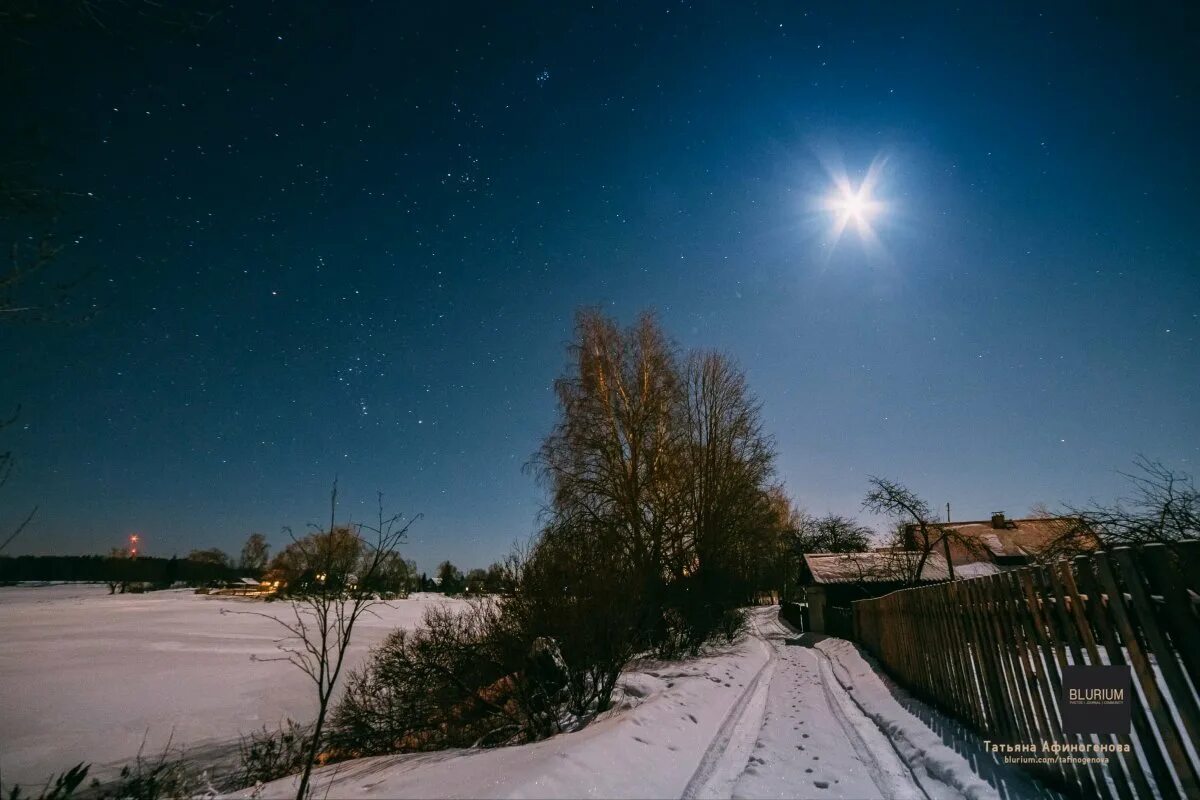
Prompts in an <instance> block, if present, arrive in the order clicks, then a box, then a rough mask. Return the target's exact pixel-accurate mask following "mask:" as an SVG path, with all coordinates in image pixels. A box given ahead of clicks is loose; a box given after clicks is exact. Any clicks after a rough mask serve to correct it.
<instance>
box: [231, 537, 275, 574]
mask: <svg viewBox="0 0 1200 800" xmlns="http://www.w3.org/2000/svg"><path fill="white" fill-rule="evenodd" d="M270 551H271V546H270V545H268V544H267V537H265V536H263V535H262V534H261V533H252V534H250V536H249V537H248V538H247V539H246V543H245V544H244V545H242V557H241V560H240V561H239V562H238V565H239V566H240V567H241V568H242V569H253V570H261V569H265V568H266V566H267V556H268V555H269V553H270Z"/></svg>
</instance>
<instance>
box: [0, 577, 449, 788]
mask: <svg viewBox="0 0 1200 800" xmlns="http://www.w3.org/2000/svg"><path fill="white" fill-rule="evenodd" d="M439 602H450V603H453V604H459V603H462V601H446V600H445V599H444V598H443V597H442V596H441V595H414V596H413V597H412V598H410V599H408V600H402V601H397V602H394V603H392V604H391V606H390V607H382V606H380V607H377V609H376V610H377V616H372V615H367V616H364V617H363V618H362V619H361V620H360V621H359V627H358V628H357V630H356V633H355V637H354V643H353V645H352V648H351V653H350V661H349V662H348V666H353V665H355V664H357V663H360V662H361V660H362V658H363V657H364V656H365V654H366V653H367V650H368V648H369V647H370V646H371V645H374V644H376V643H378V642H379V641H381V640H382V639H383V638H384V637H385V636H386V635H387V634H388V633H390V632H391V631H392V630H394V629H395V628H397V627H407V628H411V627H415V626H416V625H418V624H419V623H420V621H421V618H422V615H423V613H424V611H425V609H426V608H427V607H428V606H430V605H431V604H433V603H439ZM286 608H287V606H286V605H284V604H283V603H270V604H268V603H264V602H262V601H257V600H251V599H246V598H236V597H216V596H203V595H196V594H193V593H192V592H191V591H190V590H180V591H164V592H151V593H147V594H137V595H130V594H125V595H109V594H108V590H107V588H105V587H103V586H99V585H90V584H65V585H64V584H58V585H49V586H39V587H10V588H0V642H3V647H2V648H0V720H3V724H2V725H0V774H3V777H4V782H5V784H6V785H10V784H12V783H14V782H16V783H31V782H36V783H39V784H40V783H42V782H44V781H45V780H46V779H47V777H49V775H50V774H51V773H57V772H60V771H62V770H64V769H67V768H68V767H70V766H72V765H74V764H76V763H78V762H80V761H89V762H92V763H93V764H94V765H95V766H93V768H92V772H91V775H104V774H111V772H113V771H115V769H116V768H119V766H120V765H121V764H123V763H126V762H128V761H131V760H132V759H133V758H134V757H135V756H136V755H137V753H138V750H139V748H140V747H142V745H143V740H144V742H145V753H146V754H147V755H148V756H157V755H158V754H159V753H161V752H162V749H163V748H164V747H165V746H166V744H167V742H168V741H170V742H171V745H172V748H173V749H176V748H181V749H184V750H185V752H186V754H187V755H188V756H189V757H195V758H198V759H200V760H204V759H206V758H212V759H217V758H218V757H220V756H221V754H222V753H225V754H227V753H228V752H229V751H230V750H231V749H232V746H233V745H235V744H236V742H237V740H238V737H239V735H240V734H241V733H248V732H249V731H252V730H255V729H258V728H261V727H262V726H263V725H267V726H269V727H275V726H276V725H277V724H278V723H279V722H280V721H282V720H283V719H284V718H286V717H291V718H293V719H296V720H298V721H307V720H309V719H311V717H312V716H313V715H314V714H315V702H314V700H313V699H312V695H313V689H312V687H311V685H310V684H309V683H307V680H308V679H307V678H306V677H305V676H303V675H302V674H301V673H300V672H299V671H298V670H297V669H296V668H295V667H293V666H291V665H289V664H287V663H284V662H280V661H252V660H251V657H252V656H257V657H259V658H271V657H273V656H275V655H277V654H278V652H277V651H276V650H275V645H274V642H275V639H277V638H278V636H279V631H280V629H279V627H278V626H277V625H276V624H275V623H274V622H272V621H270V620H267V619H263V618H261V617H255V616H247V615H242V614H222V613H221V611H222V609H226V610H237V611H263V612H271V613H275V612H284V611H285V610H286Z"/></svg>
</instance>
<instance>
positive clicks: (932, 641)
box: [853, 542, 1200, 800]
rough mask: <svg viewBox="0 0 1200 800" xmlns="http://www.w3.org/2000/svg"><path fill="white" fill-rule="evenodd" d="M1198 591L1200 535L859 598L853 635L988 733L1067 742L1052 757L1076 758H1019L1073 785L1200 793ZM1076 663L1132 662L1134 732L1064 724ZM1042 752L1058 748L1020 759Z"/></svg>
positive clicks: (925, 695) (938, 702)
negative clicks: (1066, 678)
mask: <svg viewBox="0 0 1200 800" xmlns="http://www.w3.org/2000/svg"><path fill="white" fill-rule="evenodd" d="M1198 599H1200V542H1197V543H1187V544H1183V545H1175V546H1172V547H1170V548H1168V547H1166V546H1163V545H1148V546H1145V547H1141V548H1136V549H1134V548H1114V549H1113V550H1111V551H1107V552H1096V553H1092V554H1089V555H1083V556H1078V557H1076V558H1075V559H1074V560H1073V561H1065V560H1064V561H1061V562H1059V563H1058V564H1056V565H1054V566H1052V567H1025V568H1021V569H1018V570H1014V571H1010V572H1004V573H1001V574H998V575H990V576H987V577H983V578H973V579H970V580H961V581H953V582H949V583H942V584H937V585H935V586H926V587H919V588H914V589H905V590H902V591H898V592H893V593H891V594H888V595H885V596H883V597H877V598H873V599H870V600H859V601H856V602H855V603H854V604H853V616H854V636H855V638H856V639H857V640H858V641H859V642H860V643H861V644H862V645H864V646H865V647H866V648H867V649H868V650H869V651H870V652H871V653H872V654H873V655H874V656H875V657H876V658H877V659H878V660H879V661H880V662H881V663H882V664H883V666H884V667H885V668H886V669H887V670H888V671H889V672H890V673H891V674H892V676H893V677H894V678H895V679H896V680H897V681H898V682H899V683H900V684H901V685H903V686H905V687H906V688H908V689H909V690H910V691H912V692H913V693H914V694H915V695H917V696H918V697H920V698H921V699H923V700H926V701H928V702H929V703H930V704H932V705H934V706H936V707H938V708H940V709H941V710H943V711H946V712H948V713H950V714H951V715H953V716H955V717H957V718H959V719H960V720H962V721H963V722H965V723H967V724H968V725H970V726H971V727H973V728H974V729H975V730H976V732H978V733H979V734H980V735H981V736H983V737H984V738H985V739H989V740H991V741H993V742H998V743H1009V744H1017V743H1020V744H1025V743H1031V744H1034V745H1037V746H1038V747H1039V748H1040V747H1041V744H1042V743H1043V742H1044V743H1047V744H1048V745H1051V746H1052V747H1053V746H1054V745H1060V746H1064V745H1065V746H1066V748H1065V752H1063V751H1060V752H1059V753H1058V755H1065V756H1071V757H1073V758H1074V759H1076V761H1074V762H1071V761H1065V762H1064V760H1061V759H1059V760H1052V762H1051V763H1024V764H1022V766H1024V767H1026V768H1027V769H1029V770H1030V771H1032V772H1034V773H1035V774H1037V775H1039V777H1042V778H1043V779H1044V780H1046V781H1047V782H1048V783H1050V784H1051V785H1054V786H1056V787H1057V788H1059V789H1061V790H1064V791H1065V792H1067V793H1069V794H1073V795H1076V796H1080V797H1111V798H1120V800H1133V798H1137V797H1152V796H1154V794H1155V793H1157V794H1158V795H1159V796H1161V797H1163V798H1200V757H1198V756H1197V750H1198V749H1200V694H1198V692H1197V690H1198V688H1200V616H1198V612H1197V605H1198ZM1072 664H1128V665H1130V666H1131V667H1132V675H1133V685H1134V692H1133V726H1132V731H1131V733H1130V734H1129V735H1125V734H1120V735H1094V734H1093V735H1079V734H1075V735H1072V734H1064V733H1063V730H1062V725H1061V718H1060V716H1059V695H1060V694H1061V692H1062V669H1063V667H1065V666H1069V665H1072ZM1126 749H1127V750H1128V752H1121V751H1122V750H1126ZM1085 750H1092V751H1094V750H1100V751H1101V752H1085ZM1114 751H1115V752H1114ZM1014 755H1016V754H1010V755H1009V757H1010V758H1012V757H1014ZM1038 755H1045V756H1051V758H1052V759H1053V756H1054V753H1053V751H1051V752H1046V753H1030V754H1026V753H1021V754H1019V755H1017V757H1026V758H1029V757H1031V756H1032V757H1036V756H1038ZM1104 757H1107V759H1108V760H1107V763H1080V760H1082V759H1084V758H1092V759H1098V758H1104Z"/></svg>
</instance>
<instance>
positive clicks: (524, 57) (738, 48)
mask: <svg viewBox="0 0 1200 800" xmlns="http://www.w3.org/2000/svg"><path fill="white" fill-rule="evenodd" d="M425 6H431V7H425ZM900 6H904V7H903V8H901V7H900ZM108 23H109V24H108V25H106V27H105V29H103V30H96V29H95V28H94V27H89V26H87V25H80V26H73V27H68V28H64V29H63V30H53V29H52V30H39V31H37V32H36V33H34V34H31V37H32V38H30V39H29V40H28V41H27V42H26V43H25V44H23V45H22V49H20V50H19V51H13V52H15V53H16V57H17V58H18V59H19V60H20V62H21V63H20V67H21V68H20V70H19V71H18V72H19V79H18V80H14V81H10V82H9V85H8V87H7V88H6V89H5V91H8V92H12V93H13V94H14V96H13V97H10V98H9V102H7V103H6V108H7V109H9V110H10V111H11V110H12V109H14V108H17V109H21V110H22V113H23V114H24V115H25V117H26V118H27V119H28V121H29V122H30V123H31V125H30V128H31V129H32V130H34V131H36V133H35V134H26V135H36V137H37V138H38V143H39V147H40V148H41V150H42V151H43V156H42V157H41V160H40V161H39V162H38V164H39V166H38V169H39V170H40V171H41V173H42V176H43V177H44V179H45V180H46V181H47V182H50V183H52V184H53V185H55V186H58V187H61V188H63V189H65V190H69V191H71V192H73V193H75V194H76V195H79V197H78V198H76V199H74V200H73V201H72V202H71V203H70V205H69V206H68V208H67V210H66V211H65V212H64V214H63V215H62V217H61V219H60V226H61V229H62V230H68V231H69V233H70V240H71V246H70V247H68V249H67V250H66V251H65V252H64V253H63V255H62V256H61V259H62V267H63V269H81V270H86V271H88V272H89V277H88V279H87V280H86V281H85V282H84V283H83V284H82V285H81V286H80V287H79V288H77V289H76V292H77V294H76V297H75V299H76V300H77V301H79V302H80V303H82V304H83V305H84V306H86V307H88V308H91V307H93V306H94V310H95V313H94V314H91V315H89V318H88V319H87V320H86V321H81V322H79V323H78V324H75V323H71V324H61V325H51V326H33V327H29V326H7V327H4V328H3V329H2V330H0V358H2V359H3V363H4V374H5V378H4V381H3V384H4V386H3V398H2V399H3V401H4V403H5V404H11V405H16V404H18V403H19V404H21V406H22V409H21V414H20V418H19V420H18V423H17V424H16V425H14V426H12V427H10V428H9V429H8V430H6V431H4V432H3V436H4V438H5V441H4V445H5V446H6V447H9V448H11V449H12V450H13V451H14V452H15V454H16V455H17V457H18V464H17V470H16V472H15V474H14V476H13V479H12V480H11V481H10V483H9V485H8V486H7V487H5V488H4V489H3V495H0V500H2V502H0V522H4V521H8V520H12V519H15V518H16V517H18V516H20V515H21V512H23V511H25V510H27V509H28V508H29V507H31V506H33V505H38V506H39V507H40V510H39V513H38V515H37V518H36V521H35V523H34V524H33V526H32V527H31V528H30V530H29V531H27V532H26V534H24V535H23V536H22V538H21V539H20V540H18V542H16V543H15V544H14V546H13V548H12V552H16V553H21V552H67V553H77V552H103V551H106V550H107V549H108V548H109V547H111V546H114V545H120V544H122V543H123V541H124V539H125V537H126V536H128V534H130V533H132V532H139V533H140V534H141V535H142V539H143V542H144V547H145V551H146V552H148V553H150V554H155V555H171V554H172V553H179V554H181V555H182V554H184V553H186V552H187V551H188V550H190V549H192V548H193V547H209V546H219V547H222V548H224V549H226V550H228V551H230V552H235V553H236V551H237V550H238V549H239V548H240V546H241V543H242V542H243V541H244V539H245V537H246V535H247V534H248V533H250V532H251V531H262V532H264V533H266V534H267V535H268V538H269V539H270V540H271V541H272V542H273V544H275V545H276V546H277V547H278V546H279V545H281V544H282V543H283V542H284V541H285V539H284V537H283V536H282V535H281V534H280V533H279V531H280V528H281V526H284V525H292V526H296V527H298V528H300V527H303V526H304V525H305V523H307V522H309V521H319V520H320V519H322V518H323V516H324V514H325V512H324V510H323V509H324V508H325V506H326V504H327V497H328V491H329V487H330V485H331V483H332V481H333V479H334V478H335V477H337V478H338V479H339V481H340V484H341V487H342V492H343V500H344V503H343V512H344V514H345V515H346V516H351V517H354V518H363V517H366V516H368V515H369V514H371V513H373V512H372V509H373V507H374V498H375V493H376V492H377V491H378V492H383V493H384V495H385V503H386V505H387V506H388V508H389V509H390V510H393V511H405V512H408V513H410V514H411V513H416V512H421V513H423V514H424V519H422V520H421V521H420V522H419V523H418V524H417V526H416V527H415V528H414V533H413V537H412V540H411V542H410V544H409V545H408V547H407V549H406V553H407V555H408V556H410V557H413V558H416V560H417V561H418V562H419V563H420V565H421V566H422V567H424V568H426V569H431V568H432V567H433V566H434V565H435V564H436V563H437V561H439V560H441V559H442V558H450V559H452V560H454V561H455V562H456V563H458V564H459V565H460V566H463V567H470V566H477V565H478V566H483V565H486V564H487V563H488V562H490V561H491V560H493V559H495V558H498V557H500V556H502V555H503V554H504V553H505V552H506V551H507V550H508V548H509V546H510V544H511V543H512V542H514V541H515V540H525V539H526V538H527V537H528V536H529V535H530V534H531V533H533V532H534V531H535V530H536V527H537V513H538V510H539V508H540V506H541V503H542V502H543V499H544V497H543V493H542V491H541V490H540V489H539V487H538V486H537V485H536V483H535V481H534V480H533V478H532V477H531V476H530V475H528V474H526V473H525V472H523V470H522V466H523V464H525V463H526V462H527V461H528V459H529V457H530V455H531V454H532V453H533V451H534V450H535V449H536V447H537V445H538V443H539V441H540V439H541V437H542V436H544V435H545V434H546V433H547V432H548V431H549V429H550V427H551V425H552V424H553V421H554V419H555V403H554V398H553V394H552V391H551V383H552V381H553V379H554V378H555V377H556V376H557V375H558V374H560V373H561V372H562V370H563V369H564V367H565V364H566V356H565V352H564V345H565V344H566V342H567V341H568V340H569V338H570V336H571V331H572V316H573V313H574V310H575V309H576V308H577V307H578V306H580V305H584V304H592V305H599V306H602V307H603V308H605V309H606V310H607V311H609V312H610V313H611V314H613V315H615V316H616V317H617V318H619V319H621V320H626V321H628V320H631V319H632V318H633V316H634V315H635V314H636V313H637V312H638V311H640V310H642V309H647V308H653V309H656V310H657V312H658V313H659V316H660V318H661V321H662V323H663V324H664V326H665V327H666V328H667V330H668V331H669V332H670V333H671V335H672V336H673V337H674V338H675V339H676V340H677V342H678V343H679V345H680V346H681V347H684V348H688V347H696V346H703V347H715V348H719V349H722V350H725V351H727V352H729V353H731V354H732V355H734V356H735V357H736V358H737V359H738V360H739V361H740V362H741V364H742V365H743V366H744V368H745V369H746V371H747V374H748V378H749V381H750V384H751V386H752V387H753V388H754V390H755V391H756V393H757V395H758V396H759V398H760V400H761V401H762V405H763V416H764V420H765V424H766V428H767V429H768V431H770V432H771V433H772V434H774V436H775V437H776V441H777V447H778V450H779V475H780V478H781V479H782V480H784V481H785V482H786V484H787V487H788V489H789V490H790V492H791V493H792V495H793V496H794V497H795V499H796V500H797V501H798V502H799V503H801V504H802V505H804V506H805V507H807V508H809V509H810V510H812V511H815V512H818V513H823V512H826V511H834V512H839V513H848V514H857V513H859V504H860V502H861V499H862V496H863V494H864V493H865V491H866V480H867V477H868V476H869V475H872V474H881V475H886V476H891V477H895V478H898V479H900V480H902V481H904V482H906V483H908V484H909V485H910V486H911V487H912V488H914V489H916V490H917V491H918V492H920V493H921V494H922V495H923V496H924V497H925V498H927V499H928V500H929V501H930V502H931V503H932V504H934V505H936V506H942V505H943V504H944V503H945V502H950V503H952V507H953V511H954V516H955V518H957V519H962V518H976V519H977V518H980V517H982V516H986V515H987V514H988V513H990V512H992V511H995V510H1000V509H1003V510H1005V511H1006V512H1008V513H1009V514H1010V515H1013V516H1015V515H1020V514H1024V513H1025V512H1027V511H1028V510H1029V508H1030V506H1032V505H1033V504H1035V503H1046V504H1050V505H1056V504H1058V503H1061V502H1064V501H1070V502H1084V501H1086V500H1088V499H1089V498H1093V497H1095V498H1099V499H1102V500H1110V499H1112V498H1113V497H1114V496H1115V495H1117V494H1119V493H1120V491H1121V489H1122V486H1123V484H1122V479H1121V477H1120V476H1119V475H1118V472H1117V471H1118V470H1121V469H1127V468H1128V467H1129V466H1130V463H1131V461H1132V460H1133V458H1134V457H1135V456H1136V455H1137V454H1139V453H1142V454H1145V455H1147V456H1149V457H1152V458H1156V459H1160V460H1162V461H1164V462H1166V463H1168V464H1170V465H1172V466H1175V467H1177V468H1180V469H1184V470H1187V471H1193V472H1194V471H1195V468H1196V465H1197V462H1198V461H1200V402H1198V401H1200V379H1198V376H1200V316H1198V314H1200V245H1198V244H1197V230H1198V229H1197V221H1198V219H1200V198H1198V196H1197V189H1198V184H1197V181H1198V180H1200V155H1198V148H1197V139H1196V130H1197V129H1198V128H1200V104H1198V102H1197V100H1198V99H1200V98H1198V88H1200V68H1198V67H1197V62H1196V60H1195V58H1194V52H1195V49H1194V48H1195V47H1196V46H1197V42H1198V41H1200V40H1198V38H1197V30H1198V29H1200V28H1198V27H1197V25H1196V17H1195V16H1194V12H1188V11H1184V10H1181V8H1174V7H1170V6H1163V7H1161V8H1160V7H1157V6H1154V5H1153V4H1151V5H1145V6H1139V8H1138V10H1137V11H1136V13H1131V14H1129V15H1127V16H1123V15H1121V14H1119V13H1117V12H1115V11H1111V10H1103V9H1100V10H1098V8H1090V7H1084V6H1082V5H1075V4H1048V7H1047V8H1038V7H1035V6H1025V5H1020V4H1011V3H1003V4H997V5H988V4H978V5H977V4H973V3H972V4H963V5H962V6H961V7H958V8H956V7H954V6H952V5H942V4H934V5H928V6H913V5H909V4H877V3H836V4H835V3H828V4H804V3H796V2H778V3H770V2H757V3H752V2H729V3H679V2H676V3H669V4H657V3H651V2H644V3H643V2H638V3H622V4H609V3H595V4H583V3H568V2H564V3H538V4H529V5H523V6H510V5H509V4H498V3H483V4H478V5H471V4H450V3H435V4H415V3H414V4H409V3H403V4H402V3H351V4H323V3H315V2H277V3H273V4H272V3H265V2H264V3H243V4H238V5H230V6H229V7H227V8H225V9H224V11H223V13H222V14H221V15H220V16H219V17H218V18H217V19H216V20H214V21H213V22H212V23H211V24H210V25H208V26H206V27H205V28H204V29H203V30H201V31H198V32H195V33H191V34H187V35H176V34H175V33H174V32H171V31H164V30H159V29H158V27H157V26H156V25H155V24H154V23H153V21H151V22H146V21H144V20H143V21H136V22H135V21H130V20H128V19H113V20H108ZM11 55H12V54H11V53H10V57H11ZM872 165H875V173H874V175H875V176H876V181H875V184H874V187H875V188H874V198H875V200H876V201H877V202H878V203H879V204H880V210H879V211H878V213H876V214H875V215H874V216H873V217H872V219H871V220H870V226H871V230H870V233H869V235H864V234H863V233H860V232H859V231H858V230H857V228H856V227H855V226H854V225H851V226H849V227H848V228H847V230H846V231H844V232H843V234H842V235H841V236H840V237H835V236H834V235H833V233H832V228H833V222H834V219H833V215H831V214H830V212H829V210H828V209H827V208H825V207H824V201H825V199H826V198H827V197H828V196H829V193H830V191H831V189H832V186H833V184H834V181H835V180H836V179H837V178H838V176H845V178H847V179H848V180H849V181H850V183H851V184H852V185H857V184H858V183H859V182H861V181H862V180H863V178H864V176H865V175H866V174H867V173H868V170H870V169H871V168H872Z"/></svg>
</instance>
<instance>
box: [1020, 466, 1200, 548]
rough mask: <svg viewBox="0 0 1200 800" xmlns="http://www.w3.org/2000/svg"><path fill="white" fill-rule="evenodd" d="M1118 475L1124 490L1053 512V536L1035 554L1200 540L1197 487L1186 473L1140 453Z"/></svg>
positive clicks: (1199, 501)
mask: <svg viewBox="0 0 1200 800" xmlns="http://www.w3.org/2000/svg"><path fill="white" fill-rule="evenodd" d="M1121 474H1122V475H1123V476H1124V477H1125V479H1126V480H1127V481H1128V483H1129V487H1130V493H1129V495H1128V496H1126V497H1121V498H1117V499H1116V500H1114V501H1113V502H1112V503H1107V504H1105V503H1099V502H1097V501H1095V500H1093V501H1092V502H1091V503H1089V504H1088V505H1084V506H1067V507H1066V508H1065V509H1064V510H1063V511H1062V512H1061V513H1060V514H1059V515H1058V526H1059V531H1058V533H1057V535H1056V536H1055V537H1054V539H1053V540H1052V541H1051V542H1050V543H1049V544H1048V545H1047V546H1046V547H1045V548H1044V549H1043V550H1042V551H1041V552H1040V553H1039V558H1041V559H1042V560H1054V559H1058V558H1062V557H1064V556H1074V555H1077V554H1079V553H1087V552H1091V551H1092V550H1095V549H1096V548H1097V547H1100V548H1104V549H1109V548H1112V547H1121V546H1137V545H1145V544H1163V545H1167V546H1168V547H1170V546H1173V545H1176V544H1178V543H1180V542H1186V541H1192V540H1195V539H1200V492H1198V491H1197V489H1196V484H1195V482H1194V480H1193V478H1192V476H1191V475H1190V474H1188V473H1186V472H1181V471H1178V470H1175V469H1173V468H1171V467H1168V466H1166V465H1164V464H1163V463H1162V462H1160V461H1152V460H1150V459H1148V458H1146V457H1145V456H1138V457H1137V459H1135V460H1134V462H1133V471H1132V472H1128V473H1121Z"/></svg>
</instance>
